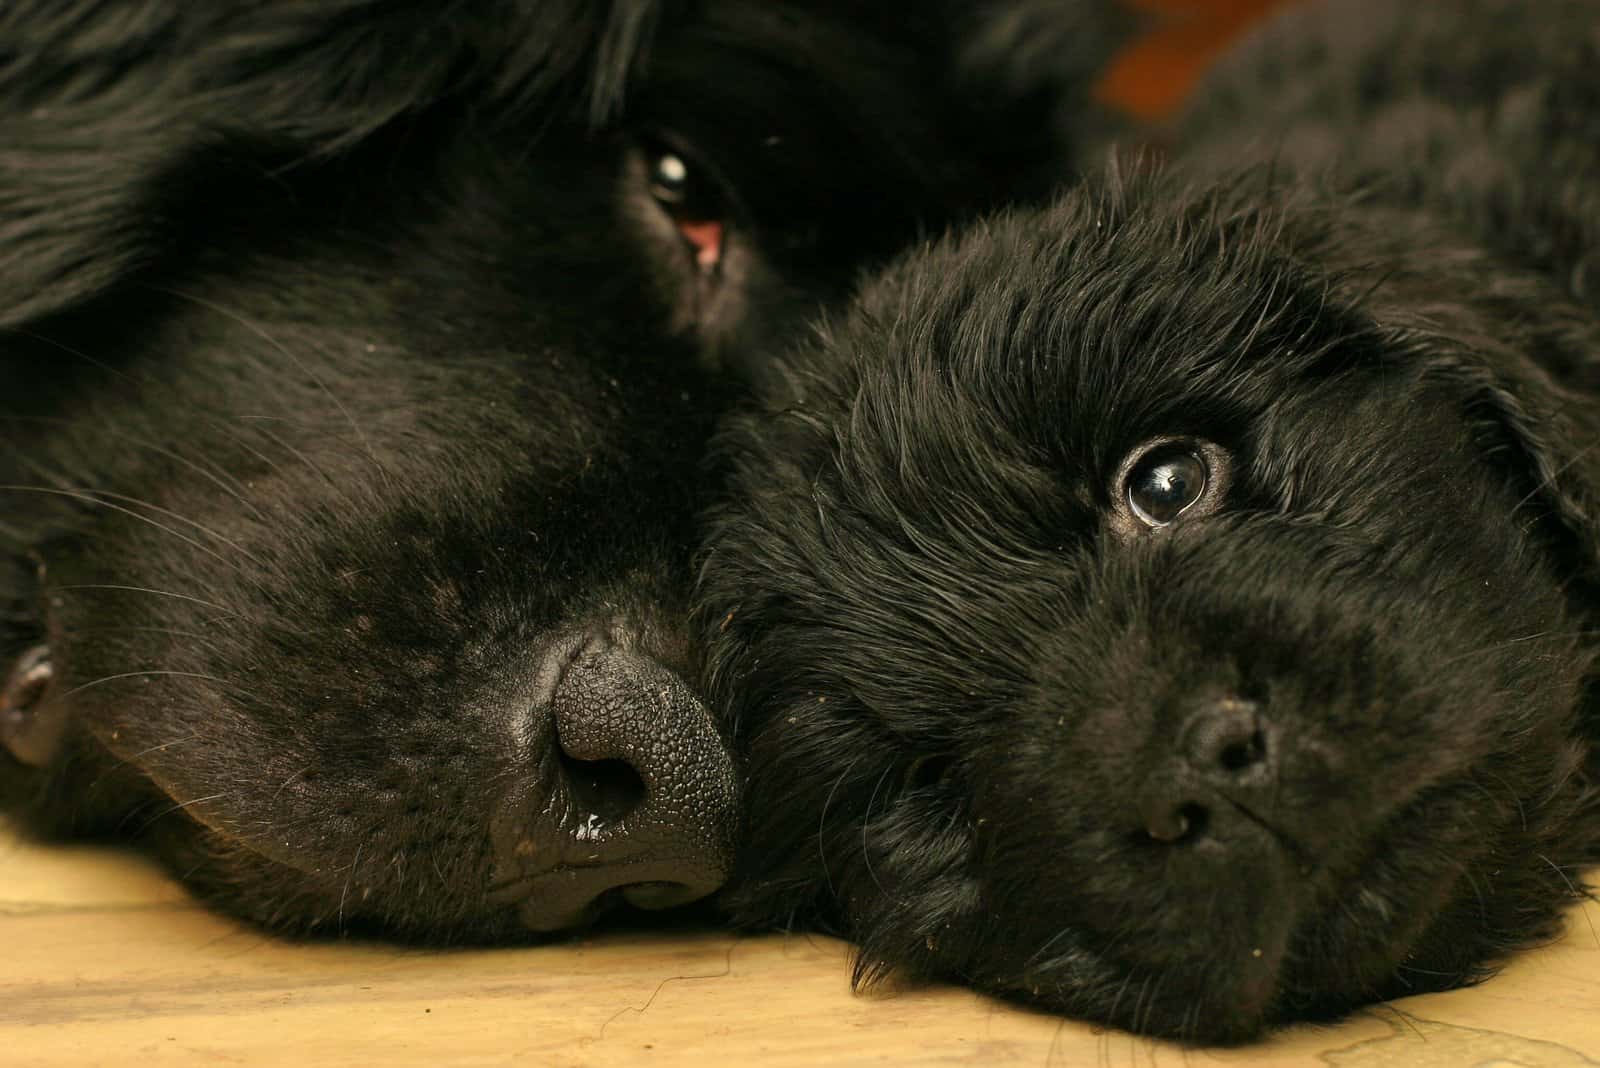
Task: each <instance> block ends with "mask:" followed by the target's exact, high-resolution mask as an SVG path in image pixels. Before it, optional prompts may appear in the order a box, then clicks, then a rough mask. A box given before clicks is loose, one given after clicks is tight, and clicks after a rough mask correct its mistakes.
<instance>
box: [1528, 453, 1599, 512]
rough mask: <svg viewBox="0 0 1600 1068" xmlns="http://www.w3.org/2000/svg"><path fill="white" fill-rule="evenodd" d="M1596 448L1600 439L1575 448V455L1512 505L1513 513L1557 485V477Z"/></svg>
mask: <svg viewBox="0 0 1600 1068" xmlns="http://www.w3.org/2000/svg"><path fill="white" fill-rule="evenodd" d="M1596 449H1600V441H1596V442H1591V443H1590V444H1588V445H1586V446H1584V447H1583V448H1581V449H1577V450H1575V451H1574V453H1573V455H1572V456H1569V457H1568V458H1567V459H1566V461H1565V462H1564V463H1561V464H1559V465H1557V466H1556V468H1555V469H1554V470H1552V471H1551V472H1550V473H1549V474H1548V475H1546V476H1545V477H1544V478H1543V479H1541V480H1540V481H1539V484H1538V485H1537V486H1535V487H1533V489H1531V490H1529V491H1528V493H1527V495H1526V496H1524V497H1523V498H1522V499H1521V500H1520V501H1518V502H1517V503H1516V504H1514V505H1512V507H1511V512H1512V514H1513V515H1515V514H1516V513H1517V512H1520V511H1521V510H1522V506H1523V505H1525V504H1527V503H1528V502H1529V501H1531V500H1533V499H1534V498H1535V497H1538V496H1539V495H1541V494H1542V493H1544V492H1545V491H1546V490H1547V489H1549V488H1550V487H1551V486H1553V485H1555V481H1556V479H1558V478H1560V477H1561V476H1562V475H1564V474H1566V473H1567V471H1569V470H1570V469H1571V468H1572V467H1573V466H1574V465H1576V464H1578V463H1580V462H1582V461H1583V460H1585V459H1587V458H1588V457H1589V456H1590V455H1591V454H1592V453H1594V451H1595V450H1596Z"/></svg>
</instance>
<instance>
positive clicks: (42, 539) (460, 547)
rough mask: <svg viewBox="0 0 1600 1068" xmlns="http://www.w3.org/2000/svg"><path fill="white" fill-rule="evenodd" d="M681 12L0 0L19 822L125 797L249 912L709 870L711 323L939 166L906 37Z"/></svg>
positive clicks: (445, 899) (576, 905)
mask: <svg viewBox="0 0 1600 1068" xmlns="http://www.w3.org/2000/svg"><path fill="white" fill-rule="evenodd" d="M671 14H673V15H674V16H679V15H681V16H682V17H681V18H680V17H673V18H661V17H658V15H659V13H657V12H656V11H655V5H653V4H648V3H642V2H632V0H621V2H618V3H614V4H588V3H562V2H556V0H550V2H545V3H523V2H509V3H504V2H498V0H486V2H484V3H473V4H466V5H455V6H453V7H452V8H451V9H450V11H449V12H448V13H447V16H442V15H441V14H440V12H439V11H438V10H437V9H436V7H435V6H433V5H426V4H421V5H419V4H398V5H384V4H371V3H368V2H366V0H356V2H350V3H340V4H332V5H323V6H322V7H319V8H317V10H315V11H312V10H311V9H308V8H306V7H305V5H296V4H227V3H223V4H216V5H204V6H197V7H195V8H194V9H193V10H189V9H184V10H181V11H180V10H177V9H173V10H172V11H169V12H152V13H148V16H147V17H145V18H142V19H124V18H123V17H122V16H120V15H117V14H116V13H114V12H112V11H110V10H109V9H108V8H107V7H106V6H105V5H102V4H98V3H92V2H84V3H79V4H72V5H68V6H67V7H66V8H62V7H61V6H60V5H41V4H32V3H24V4H22V5H20V6H14V7H13V8H11V9H8V11H7V13H6V14H5V15H4V16H0V25H3V26H4V27H5V28H6V30H7V32H6V33H5V34H0V36H4V37H5V39H6V41H7V44H6V45H5V46H3V47H4V48H5V49H7V50H9V51H7V52H6V54H5V57H4V58H5V60H6V62H4V63H0V85H4V86H5V87H6V88H7V90H8V94H7V97H6V103H5V104H3V105H0V162H3V163H11V164H14V166H0V171H3V176H0V216H3V217H4V221H3V222H0V241H3V242H4V244H3V248H0V289H3V290H4V295H3V296H0V326H4V327H5V328H6V329H7V333H5V334H4V336H3V338H0V345H3V349H0V397H3V398H4V409H5V410H4V412H3V421H0V485H3V487H4V488H3V489H0V495H3V497H4V501H5V506H4V507H5V510H4V513H3V515H0V538H3V540H4V547H5V554H4V556H3V557H0V560H3V563H0V612H3V615H0V626H3V627H4V630H3V632H0V637H3V641H4V645H3V646H0V655H3V657H4V662H3V664H0V676H3V681H4V689H3V690H0V743H3V755H0V786H3V787H4V792H5V794H6V796H7V800H8V801H9V802H10V803H11V804H12V805H14V806H15V807H18V808H20V809H21V810H23V811H24V812H25V814H26V815H27V816H28V817H30V818H31V819H32V821H33V822H34V823H36V824H39V825H43V826H46V827H51V828H57V829H62V830H70V831H102V832H107V831H110V832H118V833H124V834H136V833H142V834H144V835H145V836H146V837H148V838H149V839H151V840H153V841H154V842H156V844H157V845H158V846H159V847H160V848H161V850H162V851H163V853H164V854H165V855H166V857H167V858H168V859H169V860H170V861H171V863H172V864H173V865H174V867H175V868H176V869H177V870H178V871H179V872H180V873H181V874H183V875H184V876H185V877H186V878H187V879H188V880H189V881H190V882H191V883H192V884H193V885H195V886H197V887H200V888H202V889H203V890H205V891H206V892H207V893H208V894H209V895H210V896H211V897H212V899H213V900H216V901H218V902H220V903H223V904H225V905H227V906H228V907H230V908H233V909H234V910H236V911H238V912H241V913H243V914H246V915H248V916H251V917H253V918H255V919H258V920H260V921H262V922H265V923H267V924H270V925H272V926H275V927H278V928H281V929H286V930H305V929H308V928H323V929H326V928H330V927H345V926H349V925H353V924H366V925H371V926H376V927H379V928H382V929H384V930H388V931H391V932H399V933H403V934H408V935H413V936H418V937H430V938H483V937H495V938H498V937H509V936H512V935H514V934H516V933H517V932H521V931H524V930H525V929H526V928H534V929H539V930H543V929H548V928H552V927H559V926H564V925H568V924H572V923H576V922H580V921H582V920H583V919H585V918H586V917H588V916H590V915H592V914H593V913H594V912H595V911H596V908H597V906H599V905H601V904H604V903H607V902H609V901H611V900H612V899H614V898H616V897H617V896H619V893H620V894H621V895H622V896H626V897H627V898H628V899H629V900H632V901H634V902H635V903H638V904H642V905H647V906H660V905H666V904H672V903H675V902H678V901H682V900H686V899H689V898H692V897H695V896H697V895H700V894H704V893H706V892H708V891H709V890H711V889H712V888H714V887H715V886H716V885H717V884H718V883H719V882H720V880H721V878H722V876H723V875H724V874H725V871H726V869H727V867H728V865H729V863H730V861H729V850H730V838H731V825H732V820H733V813H734V801H735V798H734V786H733V779H732V772H731V765H730V761H729V757H728V754H727V753H726V752H725V750H724V747H723V743H722V740H721V739H720V737H719V735H718V732H717V730H716V728H715V726H714V724H713V722H712V720H711V718H710V717H709V715H708V714H707V713H706V711H705V709H704V707H703V706H702V705H701V704H700V702H699V700H698V698H697V696H696V695H695V693H694V690H693V688H692V686H691V685H690V684H689V683H688V682H687V681H686V680H690V679H693V678H695V677H696V674H697V664H698V657H697V654H696V647H695V645H694V643H693V642H691V641H690V640H689V637H688V635H687V634H686V632H685V627H684V620H685V618H686V611H687V609H686V600H687V598H686V586H687V581H686V578H687V575H688V564H687V556H688V552H689V549H688V545H689V540H690V535H691V523H690V517H691V516H692V514H693V510H694V508H695V505H696V489H695V486H696V473H697V464H698V460H699V456H700V446H701V445H702V443H703V441H704V439H705V436H706V433H707V428H708V425H709V420H710V419H711V417H712V416H713V414H714V413H715V412H716V410H717V408H718V407H719V404H718V397H719V395H720V390H719V389H718V388H715V387H714V386H713V385H712V384H711V383H710V382H709V381H708V377H707V375H706V374H705V372H704V370H703V368H704V367H705V366H706V365H707V364H708V363H714V362H715V360H714V357H715V356H716V354H717V353H718V352H719V351H721V350H722V348H723V346H724V344H725V342H726V340H727V339H730V338H740V339H743V340H744V341H745V342H747V343H753V342H751V339H752V338H758V337H759V336H760V335H761V334H762V333H763V332H764V331H766V330H770V329H774V328H775V327H776V326H777V325H778V324H779V323H780V322H781V321H782V320H783V319H784V317H785V316H786V315H787V314H788V313H789V311H792V310H793V309H796V308H799V307H802V306H805V307H808V308H809V305H810V302H814V301H818V300H823V299H826V298H828V297H830V296H832V295H835V294H837V293H839V292H841V291H842V290H843V289H844V288H845V287H846V286H847V284H848V283H849V280H850V279H851V277H852V275H853V272H854V270H855V269H856V268H857V266H858V265H859V264H860V263H862V262H864V261H866V260H869V259H870V258H871V257H872V256H873V255H875V254H876V253H877V252H878V251H880V250H882V249H884V248H887V247H889V246H890V245H892V244H894V243H896V242H898V241H902V240H904V239H905V238H906V237H907V236H908V232H909V231H910V230H911V229H912V227H913V226H914V224H915V220H916V218H917V217H918V215H919V213H920V212H921V211H923V210H927V211H929V212H932V213H935V214H937V213H938V212H939V211H941V210H943V209H944V208H945V207H946V206H947V205H948V204H951V203H954V202H956V201H958V200H959V199H960V198H961V196H963V195H964V194H963V192H962V191H963V190H965V189H966V188H967V187H968V182H969V179H970V172H971V170H972V169H975V168H976V166H977V164H976V163H973V164H972V165H971V166H970V167H969V166H968V165H965V164H961V163H959V162H952V163H950V164H949V165H948V166H947V165H946V157H945V148H944V146H943V144H942V143H941V142H940V141H939V139H938V138H937V137H936V136H935V135H934V133H933V131H935V130H936V129H937V125H938V124H937V123H936V122H935V121H934V119H933V118H932V117H931V116H930V115H928V114H925V113H924V110H923V108H924V104H925V102H926V101H927V100H928V99H929V97H928V92H927V90H928V85H927V79H926V78H924V77H923V76H922V74H921V72H922V70H923V64H925V63H927V62H930V60H929V58H928V57H927V56H926V55H925V54H924V52H923V46H924V45H925V44H926V41H927V38H926V37H924V36H919V35H917V34H912V33H908V32H903V30H902V29H897V28H896V27H894V26H893V25H892V24H891V22H890V20H887V19H877V18H876V17H873V16H870V15H867V14H862V15H860V16H859V17H858V16H857V15H856V14H854V13H852V12H851V11H850V10H849V5H804V6H802V5H792V6H791V5H769V4H748V3H737V2H735V3H720V2H717V3H706V4H698V5H694V7H693V9H692V11H674V12H671ZM916 25H918V26H923V27H924V28H926V29H930V32H931V29H932V24H931V23H930V24H927V25H924V23H923V21H922V20H917V22H916ZM624 89H627V90H628V92H624V91H623V90H624Z"/></svg>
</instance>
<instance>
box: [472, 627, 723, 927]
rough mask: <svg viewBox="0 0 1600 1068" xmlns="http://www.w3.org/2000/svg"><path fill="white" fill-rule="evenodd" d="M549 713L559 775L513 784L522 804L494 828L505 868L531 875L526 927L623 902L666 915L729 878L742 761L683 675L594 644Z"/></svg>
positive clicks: (566, 678) (562, 922)
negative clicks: (736, 761) (736, 767)
mask: <svg viewBox="0 0 1600 1068" xmlns="http://www.w3.org/2000/svg"><path fill="white" fill-rule="evenodd" d="M551 710H552V713H553V717H552V718H553V720H554V725H555V738H554V745H555V747H556V748H555V751H554V752H553V753H551V754H549V756H550V757H551V758H552V759H548V760H546V761H545V762H544V766H545V767H546V769H548V770H549V771H550V774H548V775H547V776H546V778H547V779H549V780H551V781H547V782H545V783H542V784H539V787H538V788H535V789H534V790H533V791H532V794H531V795H530V794H529V793H528V792H526V791H524V790H521V789H519V790H514V791H513V793H514V795H516V796H515V797H514V799H513V805H514V807H517V808H522V809H523V811H521V812H517V813H513V814H512V816H511V819H510V822H509V825H508V826H507V825H503V826H502V827H501V828H500V829H499V830H498V831H497V833H496V836H495V838H496V846H497V848H498V850H499V853H500V861H501V866H502V869H510V870H512V871H518V872H522V873H525V874H527V875H528V877H527V878H524V879H522V880H519V882H520V884H521V885H520V887H519V889H518V891H517V893H518V896H519V899H520V904H519V909H520V913H521V917H522V920H523V922H524V923H526V924H527V925H528V926H529V927H531V928H534V929H535V930H540V931H549V930H556V929H559V928H563V927H571V926H574V925H577V924H581V923H584V922H587V921H588V920H589V919H590V918H592V917H593V916H594V915H595V914H597V913H598V912H599V911H600V909H601V908H602V907H603V905H604V904H606V903H608V902H609V901H611V900H613V899H615V898H618V897H620V898H621V899H623V900H625V901H627V902H628V903H630V904H632V905H635V906H637V907H639V908H645V909H663V908H671V907H673V906H675V905H682V904H686V903H688V902H690V901H694V900H696V899H697V898H701V897H704V896H705V895H707V894H709V893H711V892H712V891H714V890H716V889H717V888H718V887H719V886H721V885H722V882H723V880H724V879H726V878H727V875H728V871H729V869H730V867H731V864H732V856H733V839H734V832H735V829H736V826H737V804H738V794H737V788H736V785H735V778H734V772H733V762H732V758H731V757H730V755H729V753H728V751H727V749H726V747H725V746H724V745H723V743H722V738H721V736H720V735H719V733H718V732H717V729H716V726H715V724H714V723H713V721H712V718H711V714H710V712H709V711H708V710H707V709H706V707H705V706H704V705H703V704H701V703H700V701H699V700H698V699H697V698H696V697H695V696H694V694H693V693H692V692H691V691H690V689H689V687H688V686H687V685H686V684H685V683H684V682H683V680H682V679H680V678H679V677H678V676H677V675H676V674H674V673H673V672H671V671H669V670H668V669H667V668H665V667H663V666H662V665H661V664H659V663H658V662H656V661H655V660H653V659H651V658H650V657H648V656H645V655H643V654H640V653H637V652H632V651H628V650H625V649H622V648H619V647H617V646H614V645H611V644H609V643H606V642H604V641H600V640H596V641H593V642H590V643H589V644H587V645H586V646H584V648H583V649H582V650H581V651H579V652H578V654H577V655H576V656H575V657H574V658H573V659H572V660H571V661H570V662H569V663H568V664H566V666H565V670H564V671H563V672H562V674H561V678H560V680H559V681H558V683H557V684H556V688H555V691H554V695H553V697H552V699H551ZM530 809H531V811H530Z"/></svg>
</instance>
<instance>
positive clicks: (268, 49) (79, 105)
mask: <svg viewBox="0 0 1600 1068" xmlns="http://www.w3.org/2000/svg"><path fill="white" fill-rule="evenodd" d="M658 6H659V4H658V2H657V0H610V2H591V0H468V2H466V3H457V4H450V5H445V6H440V5H438V4H435V3H428V2H424V0H326V2H324V3H304V2H302V0H268V2H265V3H262V2H241V0H215V2H207V3H196V4H164V3H147V2H138V3H132V4H128V3H112V2H108V0H9V2H8V3H6V4H3V5H0V329H5V328H8V327H15V326H17V325H18V324H21V323H23V322H26V321H28V320H31V319H36V318H39V317H41V316H44V315H47V314H49V313H51V312H54V311H57V310H60V309H62V308H66V307H69V306H71V305H73V304H76V303H79V302H81V301H84V300H87V299H90V298H92V297H94V296H95V295H97V294H99V293H101V292H103V291H104V290H105V289H107V288H108V287H109V286H111V285H112V284H114V283H115V282H117V281H118V280H120V279H123V278H125V277H127V276H128V275H129V274H130V272H133V271H134V270H136V269H137V268H138V267H140V266H141V265H142V264H144V263H147V262H149V261H151V260H153V259H156V258H158V257H160V255H161V254H162V253H163V251H164V250H166V249H167V248H168V247H170V245H171V243H172V242H173V241H174V240H175V238H176V235H175V234H174V233H173V227H174V226H175V225H176V222H175V220H177V219H181V218H186V217H189V213H190V212H191V211H192V206H193V204H194V202H195V199H196V198H197V197H208V196H215V197H227V196H229V195H230V194H229V192H228V188H229V186H228V184H227V183H226V182H223V181H221V179H222V178H224V177H226V176H232V175H244V176H248V177H251V178H261V177H272V176H274V175H281V173H282V172H283V171H284V169H285V168H292V167H293V166H294V165H295V163H296V162H297V161H309V160H313V159H316V158H320V157H325V156H328V155H331V154H335V153H338V152H340V151H342V150H344V149H346V148H348V147H349V146H350V145H352V144H354V143H356V142H359V141H360V140H362V139H363V138H365V137H367V136H369V135H371V134H372V133H373V132H374V131H376V130H378V129H380V128H382V127H384V126H385V125H387V124H389V123H392V122H393V121H395V120H396V119H398V118H400V117H402V116H405V115H407V114H411V113H415V112H416V111H418V110H420V109H422V108H425V107H427V106H429V105H430V104H432V103H435V102H437V101H439V100H441V99H444V98H446V97H447V96H449V95H450V94H451V93H453V92H455V91H456V90H458V89H459V88H460V87H461V86H462V85H463V84H464V83H466V82H468V81H473V82H475V83H478V84H480V85H486V86H487V91H486V92H484V93H482V94H480V95H481V96H483V97H485V98H487V99H491V100H498V101H501V102H502V103H504V104H505V106H506V108H507V109H508V110H509V111H517V110H519V109H523V110H525V109H527V108H529V107H532V106H540V107H543V106H545V105H547V104H550V103H552V102H553V101H555V100H557V99H560V100H563V101H564V106H565V105H572V106H575V107H578V108H580V109H582V110H585V111H587V112H588V113H589V115H590V116H591V117H593V116H601V115H603V114H605V113H606V112H607V111H608V110H609V109H610V108H612V107H614V106H615V103H616V99H617V97H618V95H619V94H620V91H621V86H622V83H623V81H624V79H625V76H626V75H627V73H628V72H629V71H630V70H631V69H632V66H633V63H634V61H635V58H636V57H637V56H638V54H639V53H640V52H641V51H642V49H643V47H644V42H645V41H646V40H647V39H648V37H649V33H650V30H651V27H652V26H653V24H654V22H655V16H656V12H657V8H658ZM232 189H233V193H232V195H233V196H235V197H245V196H248V194H247V193H241V192H239V187H238V186H237V184H235V185H234V186H233V187H232Z"/></svg>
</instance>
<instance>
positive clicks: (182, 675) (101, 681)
mask: <svg viewBox="0 0 1600 1068" xmlns="http://www.w3.org/2000/svg"><path fill="white" fill-rule="evenodd" d="M141 678H176V679H196V680H199V681H202V682H214V683H217V684H218V685H224V686H225V685H227V683H226V682H225V681H224V680H222V679H219V678H217V677H216V676H215V675H207V674H205V673H203V672H198V671H168V670H156V669H150V670H146V671H120V672H118V673H116V674H114V675H102V676H100V677H99V678H97V679H91V680H90V681H88V682H84V683H79V684H78V685H77V686H74V687H72V689H70V690H67V691H66V692H64V693H62V694H60V695H59V699H61V700H65V699H66V698H68V697H73V696H76V695H77V694H80V693H83V692H84V691H85V690H92V689H94V688H95V687H97V686H103V685H105V684H106V683H111V682H118V681H120V680H122V679H141Z"/></svg>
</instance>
